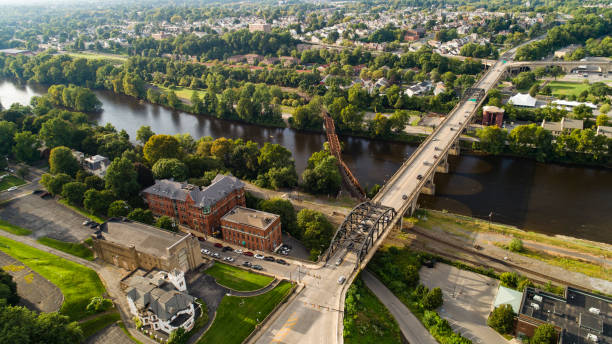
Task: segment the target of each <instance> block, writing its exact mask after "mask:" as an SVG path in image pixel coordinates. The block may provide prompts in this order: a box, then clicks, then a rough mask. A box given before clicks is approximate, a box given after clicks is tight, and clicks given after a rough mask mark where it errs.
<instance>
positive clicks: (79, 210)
mask: <svg viewBox="0 0 612 344" xmlns="http://www.w3.org/2000/svg"><path fill="white" fill-rule="evenodd" d="M58 202H60V203H61V204H63V205H65V206H67V207H68V208H70V209H72V210H74V211H76V212H77V213H79V214H81V215H83V216H85V217H86V218H88V219H90V220H92V221H96V222H97V223H103V222H105V221H106V220H105V219H104V218H102V217H100V216H98V215H94V214H92V213H90V212H89V211H87V210H85V209H83V208H81V207H76V206H74V205H72V204H70V203H68V201H66V200H65V199H60V200H59V201H58Z"/></svg>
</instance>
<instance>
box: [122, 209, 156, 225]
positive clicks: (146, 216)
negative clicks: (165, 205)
mask: <svg viewBox="0 0 612 344" xmlns="http://www.w3.org/2000/svg"><path fill="white" fill-rule="evenodd" d="M127 217H128V219H130V220H134V221H138V222H142V223H146V224H148V225H152V224H153V223H154V222H155V218H153V213H152V212H151V210H149V209H147V210H144V209H142V208H136V209H134V210H132V211H131V212H130V213H129V214H128V216H127Z"/></svg>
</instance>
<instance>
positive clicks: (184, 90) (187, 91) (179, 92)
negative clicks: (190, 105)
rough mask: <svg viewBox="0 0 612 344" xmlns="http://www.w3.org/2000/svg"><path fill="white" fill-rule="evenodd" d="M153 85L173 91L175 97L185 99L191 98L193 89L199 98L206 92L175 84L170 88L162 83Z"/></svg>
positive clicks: (166, 90)
mask: <svg viewBox="0 0 612 344" xmlns="http://www.w3.org/2000/svg"><path fill="white" fill-rule="evenodd" d="M155 86H157V87H159V88H160V89H161V90H164V91H165V92H169V91H174V93H176V96H177V97H179V98H181V99H183V100H187V101H188V100H190V99H191V95H192V94H193V91H196V92H197V93H198V97H200V98H203V97H204V94H205V93H206V91H205V90H194V89H192V88H188V87H182V86H175V87H174V88H172V89H171V88H169V87H164V86H162V85H157V84H156V85H155Z"/></svg>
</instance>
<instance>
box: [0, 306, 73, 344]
mask: <svg viewBox="0 0 612 344" xmlns="http://www.w3.org/2000/svg"><path fill="white" fill-rule="evenodd" d="M0 333H2V337H3V339H4V340H3V343H6V344H22V343H45V344H78V343H81V342H82V341H83V339H84V338H83V331H81V329H80V327H79V325H78V323H77V322H70V320H69V319H68V317H67V316H65V315H60V314H59V313H57V312H52V313H37V312H35V311H30V310H28V309H27V308H25V307H20V306H6V307H0Z"/></svg>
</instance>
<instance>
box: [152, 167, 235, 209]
mask: <svg viewBox="0 0 612 344" xmlns="http://www.w3.org/2000/svg"><path fill="white" fill-rule="evenodd" d="M242 188H244V183H243V182H241V181H240V180H239V179H238V178H236V177H232V176H226V175H222V174H218V175H217V176H216V177H215V179H213V180H212V182H211V183H210V185H209V186H207V187H202V188H200V187H199V186H196V185H192V184H187V183H184V182H183V183H182V182H175V181H173V180H171V179H159V180H156V181H155V184H154V185H152V186H149V187H148V188H146V189H144V190H143V191H142V193H145V194H152V195H157V196H160V197H164V198H170V199H174V200H178V201H185V200H186V199H187V195H189V197H190V198H191V199H192V200H193V201H194V202H195V204H196V205H197V206H198V207H200V208H210V207H212V206H214V205H215V204H217V202H219V201H221V200H222V199H223V198H225V197H226V196H227V195H228V194H229V193H231V192H233V191H235V190H238V189H242Z"/></svg>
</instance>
